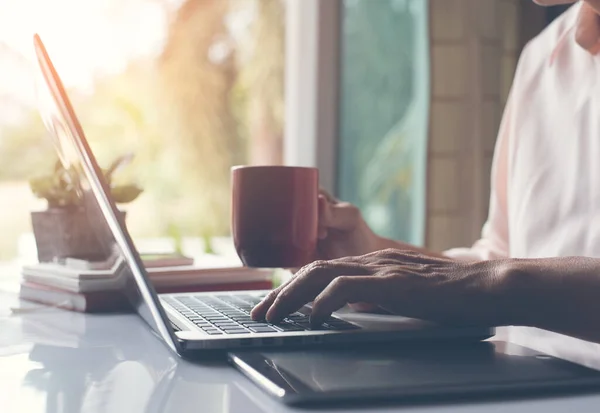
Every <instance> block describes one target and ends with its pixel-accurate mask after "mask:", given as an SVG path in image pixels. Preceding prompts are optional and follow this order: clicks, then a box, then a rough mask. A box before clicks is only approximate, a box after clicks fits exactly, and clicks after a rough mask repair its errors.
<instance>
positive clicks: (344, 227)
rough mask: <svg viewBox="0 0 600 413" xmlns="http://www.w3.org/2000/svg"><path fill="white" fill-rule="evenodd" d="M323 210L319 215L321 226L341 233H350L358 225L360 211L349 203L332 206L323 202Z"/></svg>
mask: <svg viewBox="0 0 600 413" xmlns="http://www.w3.org/2000/svg"><path fill="white" fill-rule="evenodd" d="M320 204H321V205H322V210H321V213H320V214H319V226H320V227H325V228H331V229H337V230H341V231H349V230H352V229H354V228H356V226H357V225H358V222H359V220H360V211H359V210H358V208H357V207H355V206H354V205H352V204H350V203H348V202H340V203H336V204H332V203H329V202H321V203H320Z"/></svg>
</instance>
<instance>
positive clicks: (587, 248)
mask: <svg viewBox="0 0 600 413" xmlns="http://www.w3.org/2000/svg"><path fill="white" fill-rule="evenodd" d="M579 7H580V5H575V6H573V7H571V9H570V10H568V11H567V12H565V13H564V14H563V15H562V16H561V17H559V18H558V19H557V20H555V21H554V22H553V23H552V24H551V25H550V26H549V27H548V28H547V29H546V30H545V31H544V32H542V33H541V34H540V35H539V36H537V37H536V38H535V39H533V40H532V41H531V42H530V43H529V44H528V45H527V46H526V48H525V49H524V51H523V53H522V55H521V58H520V60H519V64H518V67H517V70H516V74H515V79H514V81H513V86H512V89H511V92H510V96H509V99H508V103H507V105H506V108H505V112H504V116H503V119H502V123H501V126H500V131H499V135H498V139H497V142H496V149H495V154H494V161H493V165H492V182H491V197H490V209H489V215H488V219H487V222H486V223H485V225H484V227H483V231H482V236H481V239H480V240H479V241H477V242H476V243H475V244H474V245H473V246H472V247H471V248H458V249H452V250H449V251H446V254H447V255H448V256H451V257H454V258H457V259H465V260H486V259H497V258H506V257H511V258H538V257H555V256H573V255H579V256H591V257H600V72H599V70H600V55H599V56H592V55H591V54H589V53H588V52H586V51H585V50H583V49H582V48H581V47H580V46H578V45H577V43H576V42H575V39H574V26H575V21H576V17H577V13H578V10H579Z"/></svg>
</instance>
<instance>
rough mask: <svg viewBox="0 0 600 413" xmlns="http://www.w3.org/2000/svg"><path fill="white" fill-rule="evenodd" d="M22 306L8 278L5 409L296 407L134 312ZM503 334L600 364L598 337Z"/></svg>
mask: <svg viewBox="0 0 600 413" xmlns="http://www.w3.org/2000/svg"><path fill="white" fill-rule="evenodd" d="M19 306H20V303H19V301H18V299H17V298H16V291H15V289H14V286H11V288H2V284H1V283H0V412H3V413H13V412H14V413H21V412H27V413H38V412H40V413H41V412H47V413H55V412H56V413H75V412H82V413H103V412H128V413H135V412H146V413H152V412H177V413H187V412H203V413H209V412H218V413H238V412H239V413H242V412H243V413H253V412H285V411H295V410H296V409H293V408H288V407H285V406H283V405H282V404H280V403H278V402H277V401H275V400H273V399H271V398H270V397H269V396H267V395H266V394H264V393H263V392H262V391H261V390H259V389H258V388H256V387H255V386H254V385H253V384H252V383H251V382H250V381H248V380H247V379H246V378H245V377H243V376H242V375H241V374H239V373H238V372H237V371H235V370H234V369H232V368H230V367H228V366H227V365H226V364H225V363H223V362H216V361H212V362H208V361H206V362H205V361H202V362H189V361H185V360H182V359H180V358H178V357H177V356H175V355H174V354H173V353H171V352H170V351H169V350H168V349H167V348H166V347H165V346H164V345H163V344H162V343H161V342H160V341H159V339H157V338H156V337H154V335H153V334H152V333H151V332H150V331H149V330H148V329H147V328H145V326H144V325H143V324H142V323H141V321H140V320H139V319H138V318H137V317H136V316H134V315H110V316H109V315H104V316H102V315H84V314H79V313H73V312H67V311H61V310H57V309H49V308H45V309H35V310H28V311H21V312H13V311H11V308H15V307H19ZM500 335H501V336H502V338H509V339H510V340H511V341H513V342H516V343H518V344H525V345H528V346H530V347H533V348H535V349H537V350H540V351H544V352H547V353H550V354H552V355H555V356H561V357H563V358H567V359H570V360H573V361H577V362H579V363H582V364H586V365H588V366H592V367H595V368H598V369H600V346H598V345H596V344H591V343H587V342H583V341H580V340H575V339H571V338H567V337H564V336H560V335H557V334H551V333H547V332H544V331H540V330H535V329H506V330H501V331H500ZM598 409H600V394H597V395H596V394H591V395H590V394H588V395H576V396H565V397H556V398H546V399H529V400H511V401H498V400H496V401H487V402H469V403H464V404H456V403H454V404H450V405H431V406H426V405H421V406H408V405H404V406H402V405H396V406H394V405H393V404H392V405H390V404H388V405H386V406H379V407H376V406H368V407H361V408H355V409H351V408H347V407H345V408H340V409H336V410H335V411H337V412H340V411H370V412H373V411H377V412H395V411H402V412H417V411H418V412H461V413H462V412H466V413H469V412H483V411H485V412H517V411H519V412H520V411H527V412H545V413H548V412H564V411H573V412H588V411H589V412H596V411H598ZM311 410H312V411H321V410H318V409H311ZM322 411H331V409H324V410H322Z"/></svg>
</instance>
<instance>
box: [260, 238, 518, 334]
mask: <svg viewBox="0 0 600 413" xmlns="http://www.w3.org/2000/svg"><path fill="white" fill-rule="evenodd" d="M503 263H504V262H503V261H486V262H477V263H463V262H457V261H455V260H451V259H445V258H435V257H431V256H427V255H422V254H419V253H416V252H404V251H399V250H393V249H389V250H383V251H378V252H374V253H371V254H367V255H363V256H359V257H348V258H340V259H335V260H331V261H316V262H314V263H313V264H310V265H308V266H306V267H304V268H302V269H301V270H300V271H299V272H298V273H297V274H296V276H295V277H294V278H292V279H291V280H290V281H288V282H287V283H285V284H283V285H282V286H280V287H279V288H277V289H275V290H273V291H272V292H271V293H270V294H269V295H268V296H267V297H266V298H265V299H264V300H263V301H262V302H261V303H260V304H258V305H257V306H256V307H255V308H254V310H253V311H252V317H253V318H254V319H265V318H266V319H267V320H268V321H269V322H272V323H277V322H279V321H281V319H283V318H284V317H285V316H287V315H289V314H290V313H293V312H294V311H296V310H298V309H300V308H301V307H302V306H303V305H304V304H306V303H308V302H311V301H313V300H314V303H313V310H312V315H311V323H312V324H313V325H320V324H321V323H322V322H323V321H324V320H325V319H326V318H327V317H329V315H331V313H332V312H334V311H336V310H338V309H339V308H341V307H343V306H344V305H346V304H348V303H357V302H364V303H370V304H373V305H377V306H379V307H381V308H383V309H385V310H387V311H390V312H392V313H394V314H399V315H403V316H407V317H412V318H420V319H424V320H429V321H434V322H440V323H451V324H460V325H489V326H491V325H500V324H501V323H503V322H505V321H506V320H505V318H507V311H506V309H507V308H509V306H507V305H505V303H504V302H502V301H503V299H502V297H501V296H500V294H498V291H500V290H501V288H500V285H499V283H500V280H503V279H504V278H505V277H503V273H504V272H506V271H507V270H506V267H505V265H504V264H503Z"/></svg>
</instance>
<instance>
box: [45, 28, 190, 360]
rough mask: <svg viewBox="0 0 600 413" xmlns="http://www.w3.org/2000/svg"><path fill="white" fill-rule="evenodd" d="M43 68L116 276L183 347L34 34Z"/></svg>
mask: <svg viewBox="0 0 600 413" xmlns="http://www.w3.org/2000/svg"><path fill="white" fill-rule="evenodd" d="M34 46H35V51H36V55H37V63H38V69H39V73H38V76H37V79H36V80H37V81H36V91H37V95H38V100H39V104H40V113H41V116H42V118H43V121H44V124H45V125H46V128H47V129H48V131H49V132H50V136H51V137H52V139H53V140H54V145H55V148H56V151H57V154H58V156H59V158H60V160H61V163H62V164H63V166H64V167H65V169H67V170H68V171H69V175H70V176H71V179H72V181H73V182H72V183H73V184H74V185H75V187H76V188H77V189H78V191H79V197H80V199H81V207H82V208H83V211H85V213H86V217H87V221H88V224H89V230H90V231H92V232H93V233H94V235H95V236H96V238H97V239H98V241H99V242H100V243H102V244H103V247H104V249H105V250H112V251H113V257H112V259H113V260H114V261H113V262H114V265H113V267H112V268H113V269H114V270H115V277H118V279H119V281H120V282H121V283H122V288H123V292H124V293H125V294H126V295H127V297H128V299H129V301H130V303H131V305H132V307H133V308H135V310H136V311H137V313H138V314H139V315H140V316H141V317H142V318H143V319H144V320H145V321H146V323H148V325H150V327H151V328H152V329H153V330H154V331H155V332H156V333H157V334H158V335H159V336H160V337H162V339H163V340H164V341H165V342H166V343H167V344H168V345H169V347H171V349H172V350H174V351H177V350H178V345H177V340H176V339H175V336H174V333H173V330H172V328H171V326H170V323H169V322H168V319H167V316H166V314H165V312H164V310H163V308H162V306H161V305H160V303H159V301H158V297H157V295H156V292H155V291H154V288H153V287H152V285H151V284H150V282H149V281H148V277H147V274H146V272H145V269H144V268H143V265H142V261H141V258H140V256H139V254H138V252H137V250H136V249H135V246H134V245H133V241H132V240H131V237H130V236H129V233H128V231H127V228H126V227H125V224H124V222H123V218H122V217H121V216H120V214H119V213H118V210H117V207H116V205H115V202H114V200H113V199H112V197H111V194H110V191H109V190H108V185H107V183H106V181H105V179H104V176H103V175H102V173H101V169H100V167H99V165H98V163H97V161H96V159H95V156H94V154H93V153H92V151H91V149H90V146H89V144H88V142H87V140H86V138H85V135H84V133H83V130H82V128H81V125H80V124H79V121H78V119H77V117H76V115H75V112H74V110H73V107H72V105H71V102H70V100H69V98H68V96H67V93H66V91H65V89H64V86H63V84H62V81H61V80H60V77H59V76H58V73H57V72H56V70H55V68H54V65H53V64H52V62H51V60H50V57H49V56H48V53H47V51H46V48H45V47H44V44H43V43H42V41H41V39H40V37H39V36H38V35H35V36H34Z"/></svg>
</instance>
